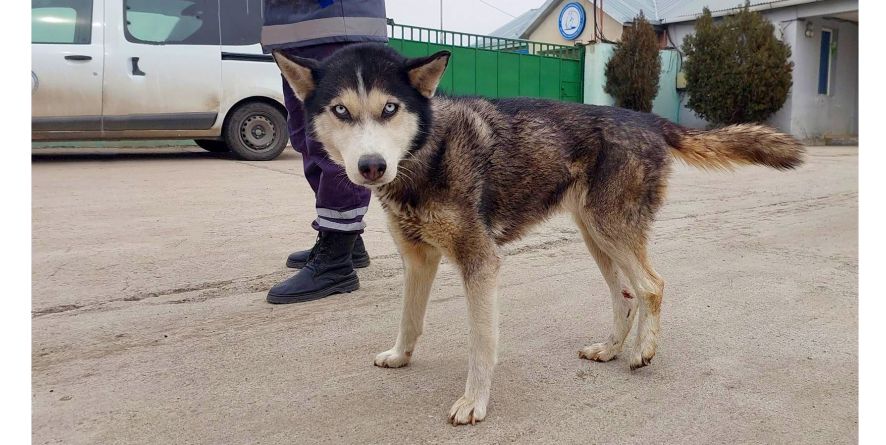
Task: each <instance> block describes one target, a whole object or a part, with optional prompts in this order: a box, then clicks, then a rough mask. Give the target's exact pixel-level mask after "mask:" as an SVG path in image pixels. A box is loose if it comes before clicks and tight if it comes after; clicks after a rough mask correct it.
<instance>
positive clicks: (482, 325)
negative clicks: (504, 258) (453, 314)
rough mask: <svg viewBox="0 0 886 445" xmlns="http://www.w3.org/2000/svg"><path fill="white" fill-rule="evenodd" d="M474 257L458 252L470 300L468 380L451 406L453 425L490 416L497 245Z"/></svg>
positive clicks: (495, 335) (496, 312) (468, 300)
mask: <svg viewBox="0 0 886 445" xmlns="http://www.w3.org/2000/svg"><path fill="white" fill-rule="evenodd" d="M486 250H487V252H488V253H487V254H485V255H479V256H473V257H472V258H459V256H458V255H456V258H457V260H458V261H460V262H461V264H459V266H460V268H461V271H462V275H463V277H464V281H465V294H466V300H467V302H468V325H469V329H468V380H467V382H466V383H465V393H464V395H463V396H462V397H461V398H460V399H458V400H457V401H456V402H455V404H453V405H452V408H451V409H450V410H449V421H450V423H452V424H453V425H461V424H468V423H470V424H473V423H475V422H479V421H481V420H483V419H484V418H485V417H486V405H487V404H488V403H489V388H490V386H491V385H492V371H493V368H494V367H495V363H496V354H497V351H496V348H497V347H498V302H497V294H498V270H499V264H500V261H501V260H500V258H499V256H498V253H497V252H496V251H495V249H494V248H492V247H491V248H489V249H486Z"/></svg>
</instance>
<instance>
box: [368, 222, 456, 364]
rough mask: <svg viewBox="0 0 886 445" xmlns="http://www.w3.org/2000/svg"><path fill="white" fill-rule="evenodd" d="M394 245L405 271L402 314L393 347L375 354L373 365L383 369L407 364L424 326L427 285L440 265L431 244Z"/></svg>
mask: <svg viewBox="0 0 886 445" xmlns="http://www.w3.org/2000/svg"><path fill="white" fill-rule="evenodd" d="M394 238H395V239H396V238H397V237H394ZM398 244H399V247H400V254H401V256H402V258H403V266H404V269H405V274H406V283H405V287H404V292H403V315H402V316H401V318H400V332H399V334H398V335H397V342H396V343H395V344H394V347H393V348H391V349H389V350H387V351H385V352H382V353H379V354H378V355H376V356H375V366H380V367H383V368H399V367H401V366H406V365H407V364H409V359H410V358H411V357H412V351H413V350H414V349H415V343H416V341H417V340H418V337H419V335H421V333H422V328H423V327H424V321H425V311H426V310H427V307H428V297H429V296H430V294H431V285H432V284H433V283H434V277H435V276H436V275H437V266H439V264H440V251H439V250H438V249H437V248H435V247H432V246H430V245H428V244H424V243H419V244H416V243H411V242H408V241H402V242H400V243H398Z"/></svg>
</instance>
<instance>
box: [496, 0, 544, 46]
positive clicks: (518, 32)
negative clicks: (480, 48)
mask: <svg viewBox="0 0 886 445" xmlns="http://www.w3.org/2000/svg"><path fill="white" fill-rule="evenodd" d="M554 1H555V0H546V1H545V3H544V4H543V5H541V6H539V7H538V8H533V9H530V10H528V11H526V12H524V13H523V14H520V15H519V16H517V18H515V19H513V20H511V21H510V22H508V23H505V24H504V25H502V26H501V27H500V28H498V29H496V30H495V31H492V32H491V33H489V35H491V36H493V37H502V38H505V39H524V38H526V37H525V36H526V35H527V34H529V33H527V32H526V30H527V29H528V28H529V26H530V25H532V24H533V23H534V22H535V19H537V18H538V17H539V16H541V15H542V11H546V10H547V9H548V7H549V6H550V5H551V4H552V3H554Z"/></svg>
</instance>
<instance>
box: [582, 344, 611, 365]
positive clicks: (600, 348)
mask: <svg viewBox="0 0 886 445" xmlns="http://www.w3.org/2000/svg"><path fill="white" fill-rule="evenodd" d="M619 352H621V351H618V350H617V349H616V348H615V346H613V345H611V344H610V343H609V342H604V343H594V344H592V345H590V346H587V347H585V348H582V349H581V350H580V351H578V356H579V357H581V358H585V359H588V360H593V361H595V362H608V361H609V360H612V359H614V358H615V356H617V355H618V353H619Z"/></svg>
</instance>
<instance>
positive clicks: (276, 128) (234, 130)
mask: <svg viewBox="0 0 886 445" xmlns="http://www.w3.org/2000/svg"><path fill="white" fill-rule="evenodd" d="M223 133H224V138H225V143H226V144H227V146H228V147H230V149H231V152H233V153H234V154H235V155H236V156H237V157H238V158H240V159H245V160H247V161H270V160H271V159H274V158H276V157H277V156H279V155H280V153H282V152H283V149H285V148H286V141H287V139H288V137H289V131H288V129H287V127H286V116H284V115H283V112H281V111H280V110H279V109H277V108H276V107H274V106H272V105H269V104H266V103H264V102H249V103H246V104H243V105H240V106H239V107H237V109H235V110H234V112H233V113H232V114H231V115H230V118H229V119H228V122H227V123H226V124H225V128H224V132H223Z"/></svg>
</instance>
